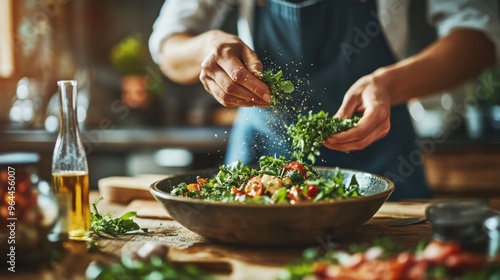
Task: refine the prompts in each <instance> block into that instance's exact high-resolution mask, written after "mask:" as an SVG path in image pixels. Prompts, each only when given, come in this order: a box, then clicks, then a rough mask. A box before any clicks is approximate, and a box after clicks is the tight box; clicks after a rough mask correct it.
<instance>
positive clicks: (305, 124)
mask: <svg viewBox="0 0 500 280" xmlns="http://www.w3.org/2000/svg"><path fill="white" fill-rule="evenodd" d="M358 121H359V117H358V116H354V117H353V118H352V119H350V118H342V119H334V118H332V117H329V116H328V113H326V112H324V111H319V112H318V113H316V114H313V112H312V111H309V114H308V115H306V116H302V115H299V116H298V118H297V122H296V123H295V124H291V125H289V126H288V127H287V134H288V136H290V138H291V139H292V147H293V149H294V153H293V157H295V158H307V159H308V160H310V161H311V162H312V163H313V164H314V163H315V161H316V157H317V156H319V155H320V147H321V145H322V143H323V141H324V140H325V139H326V138H327V137H328V136H330V135H333V134H335V133H339V132H342V131H346V130H348V129H350V128H353V127H355V126H356V125H357V124H358Z"/></svg>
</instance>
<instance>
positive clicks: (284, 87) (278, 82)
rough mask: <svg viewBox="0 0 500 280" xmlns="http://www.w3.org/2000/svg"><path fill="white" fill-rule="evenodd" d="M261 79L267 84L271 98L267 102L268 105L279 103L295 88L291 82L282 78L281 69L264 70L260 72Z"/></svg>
mask: <svg viewBox="0 0 500 280" xmlns="http://www.w3.org/2000/svg"><path fill="white" fill-rule="evenodd" d="M262 80H263V81H264V82H265V83H266V84H267V86H268V87H269V90H270V91H271V96H272V97H273V99H272V100H271V102H270V103H269V106H270V107H273V106H276V105H278V104H281V103H282V102H283V101H284V100H285V99H286V98H287V96H288V95H289V94H290V93H292V92H293V91H294V90H295V87H294V86H293V83H292V82H291V81H289V80H286V79H285V78H283V71H281V70H280V71H278V72H276V73H274V72H273V71H272V70H266V71H264V73H262Z"/></svg>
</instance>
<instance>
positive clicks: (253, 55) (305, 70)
mask: <svg viewBox="0 0 500 280" xmlns="http://www.w3.org/2000/svg"><path fill="white" fill-rule="evenodd" d="M236 8H237V9H239V10H238V14H239V18H238V21H237V27H238V36H236V35H233V34H229V33H226V32H223V31H221V30H220V28H221V25H222V24H223V22H224V20H225V18H226V17H227V15H228V14H229V13H230V11H231V10H232V9H236ZM408 9H409V1H403V0H378V1H376V0H363V1H361V0H360V1H355V0H336V1H330V0H302V1H301V0H288V1H286V0H267V1H265V0H256V1H248V0H246V1H245V0H244V1H235V0H222V1H221V0H219V1H216V0H167V1H166V2H165V4H164V6H163V7H162V9H161V11H160V15H159V17H158V18H157V19H156V21H155V23H154V26H153V32H152V34H151V37H150V39H149V46H150V51H151V53H152V56H153V59H154V61H155V62H156V63H158V64H159V65H160V68H161V70H162V71H163V73H164V74H165V75H166V76H167V77H168V78H170V79H171V80H173V81H174V82H177V83H180V84H192V83H198V82H200V81H201V83H202V84H203V86H204V87H205V89H206V90H207V91H208V92H209V93H210V94H212V95H213V97H214V98H215V99H216V100H217V101H218V102H219V103H220V104H222V105H223V106H226V107H235V106H237V107H239V109H238V114H237V117H236V119H235V121H234V125H233V128H232V130H231V135H230V139H229V143H228V150H227V154H226V157H225V161H226V163H230V162H232V161H235V160H242V161H243V162H244V163H247V164H252V163H256V162H257V161H258V158H259V157H260V156H262V155H278V156H279V155H284V156H287V157H289V156H290V151H291V149H290V143H289V142H290V141H287V136H286V125H287V124H290V123H293V122H294V121H296V118H297V115H299V114H304V113H307V112H308V111H312V112H318V111H320V110H324V111H326V112H328V113H329V114H330V116H333V117H352V116H353V115H354V114H361V115H362V117H361V119H360V121H359V123H358V125H357V127H355V128H353V129H351V130H348V131H346V132H342V133H338V134H335V135H333V136H331V137H329V138H327V139H326V140H325V141H324V143H323V144H324V145H323V147H322V150H321V156H320V158H319V159H317V161H316V164H317V165H327V166H340V167H342V168H350V169H357V170H361V171H366V172H372V173H375V174H379V175H384V176H386V177H388V178H389V179H391V180H392V181H393V182H394V183H395V191H394V192H393V194H392V195H391V198H390V199H391V200H400V199H406V198H428V197H430V195H431V194H430V191H429V189H428V187H427V185H426V181H425V176H424V171H423V168H422V152H420V153H419V151H420V150H419V146H418V145H417V142H416V135H415V132H414V130H413V126H412V123H411V119H410V117H409V114H408V111H407V107H406V105H405V102H407V101H408V100H410V99H412V98H416V97H422V96H425V95H429V94H433V93H438V92H440V91H443V90H446V89H449V88H452V87H455V86H458V85H460V84H461V83H463V82H465V81H467V80H468V79H471V78H473V77H475V76H477V75H478V74H479V73H481V71H482V70H483V69H485V68H487V67H489V66H491V65H492V64H493V63H494V62H495V60H496V59H497V57H498V56H499V54H500V51H499V49H500V31H499V30H500V23H499V19H498V4H497V2H496V1H495V0H483V1H472V0H471V1H468V0H458V1H457V0H430V1H428V17H429V19H430V21H431V22H432V23H433V24H434V25H435V26H436V28H437V32H438V34H439V38H438V39H437V40H436V41H434V42H433V43H432V44H430V45H429V46H428V47H426V48H425V49H424V50H422V51H421V52H419V53H418V54H416V55H413V56H411V57H407V58H404V50H405V48H406V44H407V41H408V36H409V34H408V15H409V11H408ZM266 69H276V70H283V72H284V73H285V74H288V75H289V76H287V77H290V75H292V74H293V75H294V76H295V77H297V79H296V81H295V83H296V87H297V89H296V91H295V92H294V93H292V96H293V98H292V100H289V101H286V102H285V103H284V104H282V105H280V106H276V107H278V108H269V106H268V104H269V102H270V100H271V96H270V91H269V88H268V87H267V85H266V84H264V83H263V82H262V80H261V76H260V75H261V73H262V72H263V71H264V70H266Z"/></svg>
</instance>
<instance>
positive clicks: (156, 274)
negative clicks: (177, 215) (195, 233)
mask: <svg viewBox="0 0 500 280" xmlns="http://www.w3.org/2000/svg"><path fill="white" fill-rule="evenodd" d="M85 276H86V278H87V279H92V280H111V279H137V280H150V279H163V280H190V279H198V280H210V279H213V277H212V276H210V275H208V274H207V273H205V272H203V271H201V270H199V269H198V268H197V267H196V266H195V265H191V264H187V265H184V266H181V265H175V264H174V263H172V262H170V261H168V260H165V259H164V256H158V255H153V256H151V257H148V258H146V259H142V258H137V256H134V255H132V256H130V255H124V254H122V256H121V259H120V262H119V263H100V262H92V263H90V264H89V266H88V267H87V270H86V272H85Z"/></svg>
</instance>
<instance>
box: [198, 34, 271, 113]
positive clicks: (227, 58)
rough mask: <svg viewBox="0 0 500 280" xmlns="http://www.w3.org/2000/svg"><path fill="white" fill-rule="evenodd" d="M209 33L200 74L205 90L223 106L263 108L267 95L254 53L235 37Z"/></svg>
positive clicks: (267, 99)
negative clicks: (205, 54)
mask: <svg viewBox="0 0 500 280" xmlns="http://www.w3.org/2000/svg"><path fill="white" fill-rule="evenodd" d="M209 32H210V34H207V35H208V36H210V37H209V38H210V40H209V41H210V42H211V43H210V44H209V45H207V48H208V50H207V53H208V55H207V57H206V58H205V59H204V60H203V62H202V64H201V73H200V81H201V83H202V84H203V86H204V87H205V89H206V90H207V91H208V92H209V93H210V94H212V95H213V96H214V97H215V99H216V100H217V101H218V102H219V103H220V104H222V105H224V106H225V107H237V106H246V107H251V106H258V107H267V106H268V104H269V102H270V101H271V95H270V92H269V87H268V86H267V85H266V84H265V83H264V82H263V81H261V79H260V77H261V75H262V71H263V69H262V63H261V62H260V60H259V58H258V57H257V54H256V53H255V52H254V51H252V50H251V49H250V48H249V47H248V46H246V45H245V44H244V43H243V42H242V41H241V40H240V38H238V37H237V36H235V35H232V34H228V33H225V32H223V31H220V30H213V31H209Z"/></svg>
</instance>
